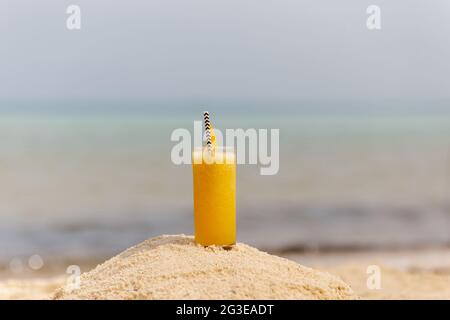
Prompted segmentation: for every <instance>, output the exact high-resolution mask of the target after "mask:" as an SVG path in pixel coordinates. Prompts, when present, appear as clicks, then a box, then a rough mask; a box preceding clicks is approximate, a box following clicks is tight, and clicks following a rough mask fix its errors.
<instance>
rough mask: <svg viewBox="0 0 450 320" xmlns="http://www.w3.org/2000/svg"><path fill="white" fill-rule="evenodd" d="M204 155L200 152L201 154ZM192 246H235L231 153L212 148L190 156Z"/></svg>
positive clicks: (232, 156) (234, 182)
mask: <svg viewBox="0 0 450 320" xmlns="http://www.w3.org/2000/svg"><path fill="white" fill-rule="evenodd" d="M202 151H203V152H202ZM192 160H193V163H192V172H193V178H194V229H195V242H197V243H199V244H201V245H203V246H210V245H221V246H225V245H232V244H235V243H236V157H235V153H234V150H227V149H224V148H215V151H214V153H213V155H210V154H209V153H208V151H207V150H206V149H203V150H202V149H195V150H194V151H193V153H192Z"/></svg>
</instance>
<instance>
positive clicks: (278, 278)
mask: <svg viewBox="0 0 450 320" xmlns="http://www.w3.org/2000/svg"><path fill="white" fill-rule="evenodd" d="M53 298H55V299H195V300H198V299H356V298H357V296H356V295H354V293H353V291H352V290H351V289H350V287H349V286H347V285H346V284H345V283H344V282H343V281H342V280H340V279H338V278H337V277H335V276H332V275H330V274H328V273H326V272H322V271H317V270H314V269H311V268H307V267H303V266H301V265H299V264H297V263H295V262H293V261H290V260H287V259H284V258H280V257H277V256H274V255H270V254H267V253H265V252H261V251H259V250H257V249H255V248H253V247H250V246H248V245H245V244H241V243H238V244H236V245H234V246H231V247H227V248H222V247H218V246H209V247H206V248H205V247H203V246H200V245H197V244H195V243H194V239H193V237H191V236H184V235H172V236H160V237H156V238H151V239H149V240H146V241H144V242H142V243H140V244H138V245H137V246H135V247H132V248H130V249H128V250H126V251H124V252H122V253H121V254H119V255H117V256H115V257H113V258H112V259H110V260H108V261H106V262H105V263H103V264H101V265H99V266H97V267H96V268H95V269H94V270H91V271H90V272H87V273H84V274H83V275H82V276H81V279H80V288H78V289H75V290H69V289H67V288H66V287H62V288H60V289H58V290H57V291H56V292H55V294H54V295H53Z"/></svg>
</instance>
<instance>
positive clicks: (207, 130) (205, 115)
mask: <svg viewBox="0 0 450 320" xmlns="http://www.w3.org/2000/svg"><path fill="white" fill-rule="evenodd" d="M203 123H204V125H205V136H206V147H207V148H208V151H209V152H210V153H211V151H212V141H211V121H210V120H209V112H208V111H205V112H203Z"/></svg>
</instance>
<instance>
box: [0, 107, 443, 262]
mask: <svg viewBox="0 0 450 320" xmlns="http://www.w3.org/2000/svg"><path fill="white" fill-rule="evenodd" d="M58 110H59V109H58ZM62 110H66V109H62ZM161 110H165V111H161ZM202 111H203V108H202V107H200V108H190V109H183V108H166V109H164V108H161V109H158V112H153V111H151V110H146V111H145V110H142V109H139V108H136V109H135V110H134V111H133V112H128V111H127V112H119V111H117V112H105V111H104V110H101V109H99V110H97V109H94V110H81V111H79V112H66V111H64V112H63V111H55V110H54V109H49V110H46V111H35V110H33V109H30V110H26V111H23V112H16V110H14V109H10V110H6V111H5V110H3V111H2V112H1V114H0V141H1V148H0V261H3V262H8V261H10V260H11V259H12V258H16V257H19V258H20V257H28V256H30V255H32V254H39V255H41V256H42V257H44V258H50V257H55V256H58V257H63V258H75V259H76V258H81V257H82V258H95V257H99V256H102V257H103V256H108V255H112V254H115V253H117V252H119V251H121V250H123V249H124V248H126V247H128V246H130V245H132V244H134V243H136V242H139V241H141V240H143V239H146V238H148V237H151V236H155V235H159V234H171V233H185V234H192V233H193V222H192V214H193V213H192V176H191V168H190V166H188V165H181V166H176V165H174V164H173V163H172V162H171V160H170V151H171V148H172V147H173V146H174V144H175V143H174V142H172V141H170V135H171V132H172V131H173V130H174V129H176V128H187V129H189V130H192V129H193V121H194V120H201V112H202ZM211 111H212V119H213V121H214V123H215V126H216V127H218V128H221V129H225V128H267V129H271V128H276V129H280V170H279V173H278V174H277V175H274V176H261V175H260V174H259V167H258V166H255V165H241V166H239V167H238V238H239V241H242V242H247V243H250V244H253V245H256V246H258V247H261V248H263V249H267V250H270V251H305V250H319V251H331V250H358V249H362V250H366V249H377V248H383V249H389V248H417V247H442V246H448V245H450V233H449V232H448V230H450V111H448V109H444V108H441V109H427V108H426V107H423V108H307V107H306V108H295V107H293V108H283V109H280V108H277V107H265V108H244V107H243V108H229V109H226V111H222V110H221V109H220V108H216V109H214V108H212V110H211Z"/></svg>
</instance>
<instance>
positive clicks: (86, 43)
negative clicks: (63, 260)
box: [0, 0, 450, 101]
mask: <svg viewBox="0 0 450 320" xmlns="http://www.w3.org/2000/svg"><path fill="white" fill-rule="evenodd" d="M70 4H77V5H79V6H80V7H81V23H82V25H81V30H79V31H69V30H67V28H66V19H67V17H68V15H67V14H66V12H65V11H66V8H67V7H68V6H69V5H70ZM370 4H377V5H379V6H380V7H381V19H382V21H381V26H382V29H381V30H379V31H369V30H368V29H367V27H366V19H367V14H366V8H367V7H368V5H370ZM0 20H1V21H0V26H1V28H0V38H1V45H0V58H1V59H0V100H29V99H32V100H34V99H43V100H47V99H67V100H73V99H85V100H91V99H107V100H108V99H121V100H122V99H123V100H127V99H138V100H164V101H172V100H184V99H186V100H188V99H194V100H202V99H209V100H217V101H220V100H227V99H232V100H240V99H242V100H249V99H250V100H252V99H255V100H272V101H277V100H293V101H297V100H298V101H303V100H336V101H337V100H367V99H369V100H378V99H379V100H385V99H405V100H416V99H419V100H422V99H423V100H441V101H446V100H448V101H450V1H448V0H433V1H426V0H389V1H387V0H383V1H382V0H371V1H365V0H342V1H336V0H311V1H303V0H147V1H143V0H122V1H113V0H70V1H64V0H39V1H36V0H0Z"/></svg>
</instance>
